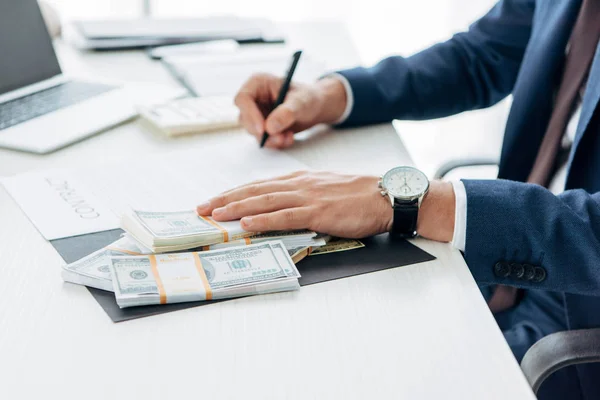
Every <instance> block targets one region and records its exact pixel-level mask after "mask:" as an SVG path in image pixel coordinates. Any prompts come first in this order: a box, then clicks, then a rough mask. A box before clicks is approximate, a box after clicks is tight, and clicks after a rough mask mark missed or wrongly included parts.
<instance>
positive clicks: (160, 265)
mask: <svg viewBox="0 0 600 400" xmlns="http://www.w3.org/2000/svg"><path fill="white" fill-rule="evenodd" d="M109 260H110V265H109V270H110V273H111V277H112V283H113V290H114V292H115V298H116V300H117V304H118V305H119V307H121V308H125V307H133V306H142V305H149V304H168V303H181V302H189V301H203V300H217V299H224V298H233V297H242V296H249V295H254V294H264V293H274V292H281V291H288V290H296V289H299V287H300V285H299V283H298V278H299V277H300V274H299V273H298V270H297V269H296V267H295V265H294V263H293V262H292V260H291V258H290V257H289V255H288V253H287V251H286V250H285V247H284V246H283V243H282V242H281V241H270V242H264V243H259V244H254V245H247V246H237V247H231V248H226V249H218V250H211V251H204V252H189V253H175V254H151V255H146V256H116V257H115V256H111V257H109Z"/></svg>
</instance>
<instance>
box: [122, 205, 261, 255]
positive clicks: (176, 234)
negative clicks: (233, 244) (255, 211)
mask: <svg viewBox="0 0 600 400" xmlns="http://www.w3.org/2000/svg"><path fill="white" fill-rule="evenodd" d="M121 227H122V228H123V229H124V230H125V231H126V232H128V233H129V234H130V235H131V236H133V237H134V238H135V239H136V240H137V241H138V242H140V243H142V244H143V245H144V246H146V247H148V248H149V249H151V250H152V251H153V252H154V253H166V252H170V251H180V250H188V249H192V248H197V247H201V246H205V245H210V244H215V243H221V242H227V241H230V240H237V239H241V238H244V237H248V236H252V235H253V232H247V231H244V230H243V229H242V227H241V226H240V222H239V221H230V222H216V221H215V220H213V219H212V218H210V217H199V216H198V214H196V212H195V211H193V210H190V211H171V212H156V211H139V210H132V211H131V212H130V213H126V214H124V215H123V217H122V218H121Z"/></svg>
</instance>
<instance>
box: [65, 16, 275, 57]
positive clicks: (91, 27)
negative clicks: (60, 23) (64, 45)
mask: <svg viewBox="0 0 600 400" xmlns="http://www.w3.org/2000/svg"><path fill="white" fill-rule="evenodd" d="M65 37H66V38H67V40H68V41H69V42H70V43H72V44H73V45H75V46H76V47H78V48H80V49H94V50H110V49H125V48H145V47H152V46H161V45H169V44H180V43H193V42H203V41H208V40H222V39H232V40H235V41H237V42H238V43H271V42H273V43H282V42H283V41H284V39H283V36H282V35H281V34H280V33H279V31H278V30H277V27H276V26H275V24H274V23H273V22H271V21H269V20H267V19H262V18H239V17H235V16H214V17H206V18H180V19H155V18H140V19H114V20H89V21H74V22H73V23H71V24H70V25H69V26H68V29H66V32H65Z"/></svg>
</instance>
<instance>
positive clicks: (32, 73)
mask: <svg viewBox="0 0 600 400" xmlns="http://www.w3.org/2000/svg"><path fill="white" fill-rule="evenodd" d="M133 86H134V87H135V85H133ZM143 86H144V85H138V88H135V89H132V87H131V86H129V85H125V86H120V87H118V86H111V85H106V84H101V83H94V82H85V81H79V80H72V79H69V78H68V77H67V76H65V75H64V74H63V73H62V71H61V68H60V65H59V63H58V59H57V57H56V54H55V52H54V48H53V46H52V40H51V38H50V35H49V34H48V31H47V28H46V24H45V22H44V19H43V17H42V13H41V10H40V7H39V5H38V3H37V0H17V1H0V147H2V148H9V149H14V150H21V151H26V152H33V153H39V154H44V153H49V152H52V151H55V150H57V149H60V148H62V147H65V146H67V145H69V144H72V143H74V142H77V141H80V140H82V139H84V138H87V137H89V136H91V135H93V134H95V133H97V132H99V131H102V130H105V129H107V128H109V127H111V126H114V125H116V124H119V123H121V122H123V121H125V120H128V119H130V118H132V117H134V116H135V115H136V114H137V112H136V110H135V107H134V105H135V101H136V99H138V100H141V99H144V100H145V101H147V102H150V100H152V99H153V100H155V102H161V101H166V100H168V99H170V98H174V97H178V96H180V95H181V93H182V92H181V90H180V89H178V90H177V91H175V90H174V89H173V88H170V87H169V88H168V90H166V88H165V86H163V85H150V87H151V88H148V87H145V88H143ZM152 86H154V87H152ZM156 86H161V89H162V92H161V90H156ZM140 88H141V89H140ZM149 97H150V98H149Z"/></svg>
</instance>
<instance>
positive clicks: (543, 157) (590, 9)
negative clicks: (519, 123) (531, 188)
mask: <svg viewBox="0 0 600 400" xmlns="http://www.w3.org/2000/svg"><path fill="white" fill-rule="evenodd" d="M599 39H600V0H583V4H582V5H581V10H580V11H579V16H578V17H577V22H575V27H574V28H573V33H572V34H571V39H570V40H569V50H568V53H567V60H566V63H565V69H564V72H563V76H562V81H561V84H560V87H559V89H558V92H557V95H556V102H555V104H554V110H553V111H552V116H551V117H550V122H549V123H548V127H547V128H546V134H545V135H544V139H543V140H542V144H541V146H540V149H539V150H538V154H537V157H536V159H535V163H534V164H533V168H532V170H531V172H530V174H529V178H527V182H530V183H537V184H538V185H542V186H545V187H547V186H548V184H549V183H550V178H551V174H552V172H553V169H554V164H555V162H556V156H557V154H558V150H559V147H560V143H561V141H562V137H563V135H564V133H565V130H566V128H567V124H568V122H569V118H570V117H571V115H572V114H573V111H574V107H575V105H576V100H577V96H578V94H579V91H580V90H581V88H582V86H583V85H584V82H585V78H586V76H587V73H588V71H589V69H590V66H591V64H592V60H593V59H594V54H595V52H596V46H597V45H598V40H599Z"/></svg>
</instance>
